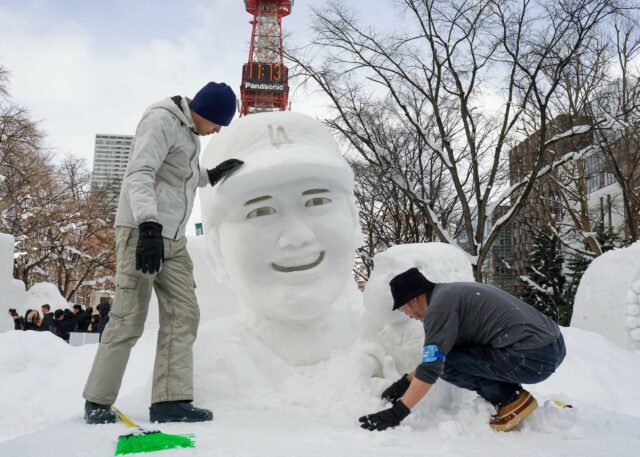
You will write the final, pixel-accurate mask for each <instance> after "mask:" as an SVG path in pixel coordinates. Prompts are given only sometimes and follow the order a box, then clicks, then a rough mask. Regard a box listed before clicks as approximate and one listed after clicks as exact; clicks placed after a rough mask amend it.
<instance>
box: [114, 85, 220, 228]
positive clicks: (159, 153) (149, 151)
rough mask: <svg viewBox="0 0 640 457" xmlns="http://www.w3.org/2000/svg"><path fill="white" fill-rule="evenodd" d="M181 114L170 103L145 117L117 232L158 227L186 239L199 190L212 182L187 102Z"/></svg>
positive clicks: (137, 137) (124, 187) (153, 108)
mask: <svg viewBox="0 0 640 457" xmlns="http://www.w3.org/2000/svg"><path fill="white" fill-rule="evenodd" d="M181 108H182V109H180V108H178V106H177V105H176V104H175V103H174V102H173V100H171V99H170V98H167V99H165V100H162V101H161V102H159V103H156V104H155V105H152V106H150V107H149V108H148V109H147V111H146V112H145V113H144V115H143V116H142V120H141V121H140V123H139V124H138V128H137V130H136V135H135V138H134V142H133V150H132V152H131V159H130V160H129V165H128V166H127V170H126V172H125V178H124V181H123V182H122V189H121V191H120V201H119V203H118V212H117V213H116V221H115V225H116V227H120V226H124V227H131V228H138V225H140V223H142V222H158V223H160V224H162V235H163V236H164V237H165V238H171V239H174V240H175V239H179V238H182V237H183V236H184V233H185V226H186V224H187V222H188V220H189V216H190V214H191V209H192V208H193V201H194V198H195V195H196V188H197V187H198V186H205V185H206V184H207V183H208V182H209V180H208V177H207V170H205V169H202V170H201V169H200V166H199V155H200V139H199V138H198V135H197V134H196V133H194V129H195V124H194V122H193V119H192V118H191V111H190V110H189V105H188V99H186V98H185V97H183V98H182V107H181Z"/></svg>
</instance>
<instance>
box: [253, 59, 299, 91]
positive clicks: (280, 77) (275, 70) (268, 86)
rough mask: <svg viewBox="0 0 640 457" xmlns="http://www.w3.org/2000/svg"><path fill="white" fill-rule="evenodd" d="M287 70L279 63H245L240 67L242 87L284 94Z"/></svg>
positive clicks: (287, 75)
mask: <svg viewBox="0 0 640 457" xmlns="http://www.w3.org/2000/svg"><path fill="white" fill-rule="evenodd" d="M288 77H289V70H288V69H287V67H286V66H285V65H281V64H279V63H258V62H253V63H246V64H244V66H243V67H242V86H243V87H244V88H245V89H250V90H259V91H266V92H284V91H285V90H286V89H287V81H288Z"/></svg>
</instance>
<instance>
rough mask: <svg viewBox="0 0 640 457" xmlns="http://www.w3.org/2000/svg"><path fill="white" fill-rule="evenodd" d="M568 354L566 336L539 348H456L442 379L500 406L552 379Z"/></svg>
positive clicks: (449, 354)
mask: <svg viewBox="0 0 640 457" xmlns="http://www.w3.org/2000/svg"><path fill="white" fill-rule="evenodd" d="M565 354H566V348H565V345H564V339H563V338H562V335H560V337H559V338H558V339H557V340H555V341H553V342H552V343H550V344H547V345H546V346H543V347H540V348H536V349H521V350H516V349H512V348H502V349H495V348H492V347H490V346H475V347H467V348H453V349H452V350H451V351H450V352H449V353H448V354H447V358H446V361H445V365H444V372H443V374H442V376H441V377H442V379H444V380H445V381H447V382H449V383H451V384H453V385H455V386H458V387H461V388H463V389H468V390H473V391H475V392H478V394H479V395H480V396H481V397H482V398H484V399H485V400H487V401H489V402H491V403H493V404H494V405H496V406H500V405H503V404H506V403H509V402H512V401H513V400H515V399H516V398H517V396H518V393H519V390H520V389H521V385H522V384H535V383H537V382H540V381H544V380H545V379H547V378H548V377H549V376H551V374H552V373H553V372H554V371H556V368H558V366H559V365H560V363H561V362H562V360H563V359H564V356H565Z"/></svg>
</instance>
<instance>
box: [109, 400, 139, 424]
mask: <svg viewBox="0 0 640 457" xmlns="http://www.w3.org/2000/svg"><path fill="white" fill-rule="evenodd" d="M111 409H112V410H113V412H114V413H116V415H117V416H118V419H120V420H121V421H122V422H123V423H124V424H125V425H127V426H129V427H131V428H136V427H137V428H139V426H138V424H136V423H135V422H133V421H132V420H131V419H129V418H128V417H127V416H125V415H124V413H123V412H122V411H120V410H119V409H118V408H116V407H115V406H113V405H111Z"/></svg>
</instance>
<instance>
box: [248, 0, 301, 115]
mask: <svg viewBox="0 0 640 457" xmlns="http://www.w3.org/2000/svg"><path fill="white" fill-rule="evenodd" d="M293 2H294V0H244V4H245V7H246V9H247V12H248V13H250V14H252V15H253V20H252V21H251V25H252V26H253V29H252V30H251V47H250V48H249V61H248V62H247V63H246V64H244V65H243V67H242V85H241V86H240V98H241V100H242V107H241V108H240V116H245V115H247V114H252V113H260V112H263V111H284V110H286V109H287V101H288V99H289V82H288V73H289V71H288V69H287V67H286V66H285V65H284V59H283V57H282V18H283V17H285V16H288V15H289V14H291V8H292V7H293Z"/></svg>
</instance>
